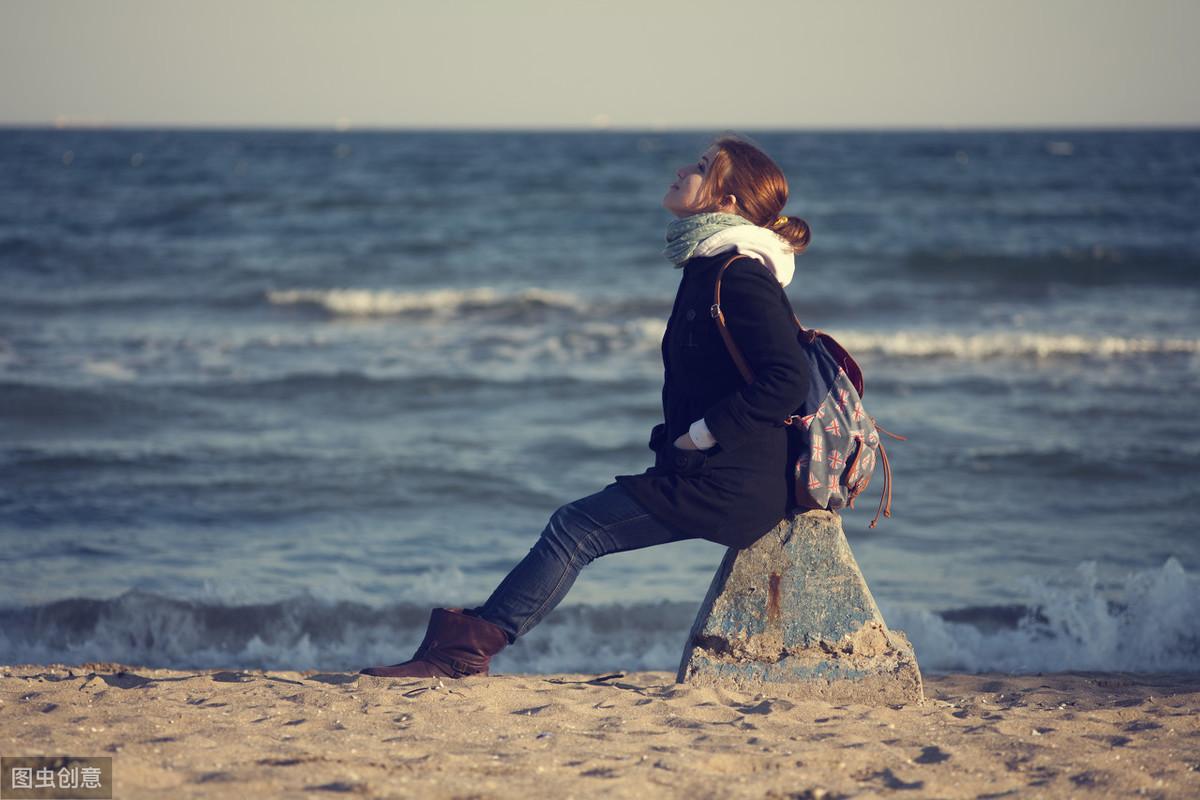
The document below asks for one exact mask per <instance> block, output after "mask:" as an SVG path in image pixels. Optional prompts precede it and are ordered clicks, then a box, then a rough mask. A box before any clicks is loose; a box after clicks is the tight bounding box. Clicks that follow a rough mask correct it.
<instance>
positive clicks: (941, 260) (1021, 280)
mask: <svg viewBox="0 0 1200 800" xmlns="http://www.w3.org/2000/svg"><path fill="white" fill-rule="evenodd" d="M1043 218H1044V217H1043ZM903 263H904V267H905V269H906V271H908V272H909V273H910V274H913V275H918V276H928V277H931V278H940V279H946V280H956V281H957V280H966V281H972V282H981V281H986V282H987V285H988V291H989V292H990V291H995V290H996V289H997V288H1000V289H1001V290H1003V291H1007V292H1012V293H1020V292H1025V291H1028V288H1029V287H1030V286H1046V285H1048V284H1052V283H1065V284H1070V285H1078V286H1105V285H1122V284H1139V285H1145V284H1146V283H1155V284H1164V285H1177V284H1188V285H1191V284H1194V283H1195V281H1196V276H1197V275H1198V274H1200V262H1198V261H1197V259H1196V258H1195V257H1194V256H1192V255H1190V254H1188V255H1180V254H1179V253H1178V252H1177V251H1173V250H1167V249H1145V250H1138V249H1125V248H1120V247H1111V246H1106V245H1088V246H1074V247H1072V246H1065V247H1062V248H1060V249H1059V250H1058V251H1057V252H1045V253H1024V254H1008V253H987V252H975V251H972V250H969V249H965V248H945V249H942V250H930V249H924V248H917V249H914V250H912V251H910V252H909V253H908V254H907V255H906V256H905V257H904V262H903ZM1004 287H1007V289H1005V288H1004Z"/></svg>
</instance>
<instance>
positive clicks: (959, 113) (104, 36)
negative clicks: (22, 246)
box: [0, 0, 1200, 130]
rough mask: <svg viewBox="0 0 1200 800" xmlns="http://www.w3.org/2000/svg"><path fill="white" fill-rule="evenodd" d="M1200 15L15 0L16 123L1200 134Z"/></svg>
mask: <svg viewBox="0 0 1200 800" xmlns="http://www.w3.org/2000/svg"><path fill="white" fill-rule="evenodd" d="M1197 31H1200V1H1198V0H1136V1H1135V0H1003V2H999V1H997V2H980V1H978V0H907V1H905V2H901V1H900V0H894V1H893V0H821V1H820V2H810V0H782V1H780V2H775V1H774V0H772V1H771V2H759V3H754V2H746V3H740V4H737V5H734V4H733V3H731V2H729V1H728V0H725V2H709V0H691V1H690V2H683V1H682V0H636V1H635V2H630V1H629V0H604V2H589V3H584V2H571V0H427V2H423V3H416V2H409V1H408V0H338V1H337V2H334V1H333V0H329V2H315V1H314V0H233V1H232V2H231V1H230V0H195V1H194V2H182V1H181V0H104V2H90V1H89V0H0V125H58V126H76V125H80V126H91V125H107V126H119V127H125V126H172V127H175V126H178V127H191V126H203V127H235V126H236V127H304V128H341V129H354V128H518V129H530V128H551V129H595V128H613V129H652V130H670V129H695V128H701V129H704V128H720V129H725V128H733V129H743V130H744V129H755V130H763V129H772V128H791V129H804V128H814V129H836V128H1047V127H1060V128H1061V127H1124V126H1171V127H1174V126H1197V125H1200V92H1196V91H1195V90H1194V88H1193V86H1194V82H1195V79H1196V78H1197V76H1200V47H1197V46H1196V45H1195V42H1194V37H1195V35H1196V32H1197Z"/></svg>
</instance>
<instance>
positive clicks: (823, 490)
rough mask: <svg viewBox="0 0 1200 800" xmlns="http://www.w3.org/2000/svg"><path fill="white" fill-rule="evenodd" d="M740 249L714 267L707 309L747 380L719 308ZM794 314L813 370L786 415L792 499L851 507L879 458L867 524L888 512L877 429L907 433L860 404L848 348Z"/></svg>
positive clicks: (886, 474)
mask: <svg viewBox="0 0 1200 800" xmlns="http://www.w3.org/2000/svg"><path fill="white" fill-rule="evenodd" d="M740 256H741V254H740V253H738V254H735V255H733V256H731V257H730V258H729V260H727V261H726V262H725V263H724V265H722V266H721V269H720V271H719V272H718V273H717V282H716V286H715V287H714V288H713V305H712V308H711V309H710V313H711V314H712V317H713V319H715V320H716V322H717V330H718V331H720V333H721V338H722V339H723V340H724V341H725V347H726V348H727V349H728V350H729V355H730V357H732V358H733V363H734V364H736V365H737V368H738V371H739V372H741V373H742V377H743V378H745V379H746V382H747V383H751V382H753V381H754V373H753V371H751V369H750V365H749V364H747V363H746V359H745V358H744V357H743V356H742V351H741V350H740V349H738V346H737V344H736V343H734V341H733V336H732V335H731V334H730V333H729V329H728V328H726V327H725V312H724V311H722V309H721V276H722V275H723V274H724V273H725V270H726V268H728V267H729V265H730V264H732V263H733V262H734V260H736V259H737V258H739V257H740ZM784 298H785V299H786V298H787V295H784ZM788 308H789V309H790V308H791V303H790V302H789V303H788ZM792 320H793V321H794V322H795V323H796V341H797V343H798V344H799V346H800V348H801V349H802V350H803V351H804V354H805V356H807V360H808V365H809V375H810V381H809V389H808V396H807V397H805V398H804V401H803V402H802V403H801V404H800V406H799V408H797V409H796V410H795V411H793V412H792V414H791V415H789V416H788V417H787V419H785V420H784V424H786V425H788V426H789V427H788V433H789V436H790V437H791V438H792V439H793V440H794V441H795V442H796V443H797V444H798V445H799V447H798V448H797V449H798V451H799V456H798V457H797V459H796V463H795V465H794V467H793V480H794V481H795V486H796V503H797V504H798V505H800V506H803V507H804V508H819V509H825V510H828V511H836V510H837V509H839V508H843V507H848V508H854V500H855V498H856V497H857V496H858V495H859V494H861V493H862V491H863V490H864V489H866V488H867V484H868V483H870V482H871V475H872V473H873V472H874V470H875V464H876V463H877V458H878V463H881V464H882V465H883V493H882V494H881V495H880V497H879V509H878V510H876V512H875V517H874V519H872V520H871V525H870V527H872V528H874V527H875V523H877V522H878V521H879V514H880V513H881V512H882V513H883V515H884V516H885V517H890V516H891V515H892V468H891V465H890V464H889V463H888V457H887V452H885V451H884V449H883V442H882V441H881V440H880V438H879V434H880V433H884V434H887V435H888V436H891V437H892V438H893V439H899V440H902V441H903V440H904V439H905V437H903V436H897V435H896V434H894V433H890V432H888V431H887V430H884V428H883V427H881V426H880V425H879V423H878V422H876V421H875V418H874V417H872V416H871V415H869V414H868V413H867V412H866V409H864V408H863V404H862V396H863V376H862V370H861V369H859V367H858V364H857V363H856V362H855V361H854V359H853V358H852V357H851V356H850V354H849V353H847V352H846V350H845V348H843V347H842V346H841V345H840V344H838V343H837V341H836V340H835V339H834V338H833V337H832V336H830V335H829V334H827V333H824V332H822V331H819V330H817V329H815V328H811V329H805V328H804V326H803V325H801V324H800V320H799V318H798V317H797V316H796V312H795V311H792Z"/></svg>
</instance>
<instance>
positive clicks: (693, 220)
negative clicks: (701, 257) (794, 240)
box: [662, 211, 754, 268]
mask: <svg viewBox="0 0 1200 800" xmlns="http://www.w3.org/2000/svg"><path fill="white" fill-rule="evenodd" d="M753 224H754V223H752V222H751V221H750V220H748V219H746V218H745V217H743V216H741V215H740V214H725V213H723V212H719V211H718V212H712V213H704V214H692V215H691V216H688V217H679V218H677V219H675V220H672V221H671V224H670V225H668V226H667V246H666V247H665V248H664V249H663V251H662V252H663V255H664V256H666V257H667V258H668V259H670V260H671V262H672V263H674V264H675V267H676V268H679V267H682V266H683V262H685V261H687V260H688V259H689V258H691V257H692V253H693V252H695V250H696V245H698V244H700V242H702V241H704V240H705V239H707V238H708V237H709V236H712V235H713V234H714V233H717V232H718V231H721V230H723V229H725V228H731V227H733V226H734V225H753Z"/></svg>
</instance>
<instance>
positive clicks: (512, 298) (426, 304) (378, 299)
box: [267, 287, 582, 317]
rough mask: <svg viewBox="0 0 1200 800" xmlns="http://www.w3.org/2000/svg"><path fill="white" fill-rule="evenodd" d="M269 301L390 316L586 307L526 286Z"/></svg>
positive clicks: (570, 297)
mask: <svg viewBox="0 0 1200 800" xmlns="http://www.w3.org/2000/svg"><path fill="white" fill-rule="evenodd" d="M267 300H268V301H269V302H270V303H271V304H272V305H278V306H308V307H314V308H319V309H322V310H324V311H326V312H328V313H330V314H334V315H338V316H353V317H362V316H390V315H395V314H406V313H412V312H420V313H427V314H449V313H457V312H464V311H479V310H496V309H498V310H507V311H529V310H533V309H546V308H554V309H568V310H578V309H580V308H581V307H582V302H581V301H580V299H579V298H578V297H577V296H575V295H574V294H571V293H569V292H559V291H551V290H547V289H524V290H521V291H512V292H505V291H500V290H497V289H492V288H488V287H480V288H476V289H430V290H427V291H418V292H401V291H394V290H390V289H283V290H275V291H269V292H267Z"/></svg>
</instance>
